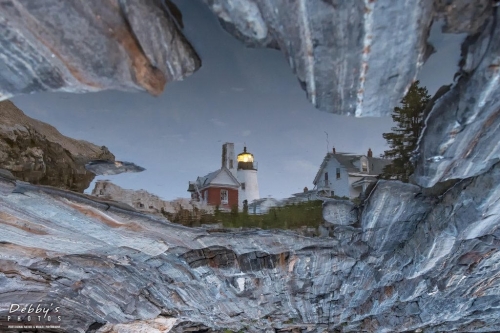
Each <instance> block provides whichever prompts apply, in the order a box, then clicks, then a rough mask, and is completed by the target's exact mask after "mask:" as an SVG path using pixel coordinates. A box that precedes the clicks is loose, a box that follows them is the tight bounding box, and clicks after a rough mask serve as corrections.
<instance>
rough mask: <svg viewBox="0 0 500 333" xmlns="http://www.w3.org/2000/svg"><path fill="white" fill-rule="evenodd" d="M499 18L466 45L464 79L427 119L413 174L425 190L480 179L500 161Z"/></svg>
mask: <svg viewBox="0 0 500 333" xmlns="http://www.w3.org/2000/svg"><path fill="white" fill-rule="evenodd" d="M499 18H500V12H498V11H497V12H495V16H492V17H491V18H490V20H489V24H488V25H487V26H486V27H485V29H484V30H483V31H482V33H481V34H480V35H478V36H476V37H474V38H469V39H467V40H466V41H465V44H464V46H465V47H464V58H463V60H462V62H461V64H462V67H461V75H460V77H459V78H458V79H457V82H456V83H455V84H454V85H453V86H452V87H451V89H450V90H449V91H448V92H447V93H445V94H444V95H443V96H442V97H441V98H439V99H438V100H437V101H435V104H434V107H433V108H432V110H431V112H430V113H429V115H428V116H427V119H426V120H425V127H424V130H423V132H422V135H421V138H420V140H419V144H418V148H417V151H416V156H415V163H416V169H415V174H414V176H413V179H414V180H415V182H416V183H417V184H419V185H421V186H424V187H432V186H433V185H435V184H436V183H438V182H442V181H447V180H450V179H454V178H458V179H463V178H468V177H472V176H476V175H479V174H481V173H483V172H485V171H486V170H488V169H489V168H491V166H492V165H493V164H494V163H496V162H498V161H499V160H500V144H499V142H500V131H499V130H498V129H499V127H500V95H499V94H498V91H499V90H500V58H499V57H498V54H499V53H500V25H499V24H497V22H498V20H499Z"/></svg>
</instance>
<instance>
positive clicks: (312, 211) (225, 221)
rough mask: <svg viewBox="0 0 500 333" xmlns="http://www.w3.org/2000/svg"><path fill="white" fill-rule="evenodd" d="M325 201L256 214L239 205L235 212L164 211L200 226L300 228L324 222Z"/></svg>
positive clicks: (173, 218) (176, 220)
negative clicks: (245, 210)
mask: <svg viewBox="0 0 500 333" xmlns="http://www.w3.org/2000/svg"><path fill="white" fill-rule="evenodd" d="M322 204H323V202H322V201H321V200H315V201H307V202H300V203H295V204H291V205H287V206H283V207H274V208H271V209H270V210H269V211H268V212H267V213H266V214H260V215H253V214H248V213H247V212H239V211H238V209H237V208H236V207H235V208H233V209H232V210H231V212H223V211H220V210H218V209H216V210H215V212H214V213H213V214H207V213H206V212H204V211H201V210H199V209H197V208H194V209H193V210H192V211H190V210H187V209H181V210H180V211H179V212H177V213H175V214H172V213H167V212H164V211H163V212H162V213H163V215H164V216H165V217H167V218H168V219H169V221H171V222H174V223H180V224H182V225H185V226H190V227H199V226H201V225H202V224H217V223H222V226H223V227H224V228H261V229H298V228H301V227H304V226H305V227H312V228H317V227H318V226H319V225H320V224H321V223H322V222H323V208H322Z"/></svg>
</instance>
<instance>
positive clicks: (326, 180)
mask: <svg viewBox="0 0 500 333" xmlns="http://www.w3.org/2000/svg"><path fill="white" fill-rule="evenodd" d="M325 186H328V172H325Z"/></svg>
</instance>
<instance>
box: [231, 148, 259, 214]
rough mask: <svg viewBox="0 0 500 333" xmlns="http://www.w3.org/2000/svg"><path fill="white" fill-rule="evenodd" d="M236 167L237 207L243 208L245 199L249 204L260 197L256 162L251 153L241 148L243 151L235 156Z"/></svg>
mask: <svg viewBox="0 0 500 333" xmlns="http://www.w3.org/2000/svg"><path fill="white" fill-rule="evenodd" d="M237 161H238V167H237V170H236V175H237V176H236V178H237V179H238V182H239V183H240V188H239V190H238V207H239V208H240V209H243V206H244V204H245V201H246V203H247V204H251V203H252V201H254V200H257V199H260V195H259V183H258V181H257V163H256V162H255V161H254V159H253V154H250V153H249V152H248V151H247V147H244V148H243V152H242V153H241V154H238V157H237Z"/></svg>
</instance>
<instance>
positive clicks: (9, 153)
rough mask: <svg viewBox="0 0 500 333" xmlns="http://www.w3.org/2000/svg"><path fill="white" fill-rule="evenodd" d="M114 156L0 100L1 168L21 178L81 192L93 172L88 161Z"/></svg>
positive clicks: (112, 157) (34, 182)
mask: <svg viewBox="0 0 500 333" xmlns="http://www.w3.org/2000/svg"><path fill="white" fill-rule="evenodd" d="M97 158H105V159H109V160H114V158H115V157H114V155H113V154H111V153H110V152H109V150H108V149H107V148H106V147H104V146H101V147H99V146H96V145H94V144H92V143H90V142H87V141H83V140H75V139H71V138H68V137H66V136H64V135H62V134H61V133H59V131H57V130H56V129H55V128H54V127H52V126H50V125H48V124H46V123H43V122H41V121H38V120H36V119H33V118H30V117H28V116H26V115H25V114H24V113H23V112H22V111H21V110H20V109H18V108H17V107H16V106H15V105H14V104H13V103H12V102H10V101H2V102H0V168H3V169H7V170H9V171H10V172H12V174H13V175H14V176H16V177H18V178H20V179H22V180H24V181H28V182H31V183H33V184H42V185H51V186H55V187H60V188H65V189H69V190H73V191H77V192H83V191H84V190H85V189H86V188H87V187H88V186H89V185H90V183H91V182H92V180H93V179H94V177H95V174H94V173H92V172H90V171H87V170H86V169H85V164H86V163H87V162H89V161H90V160H93V159H97Z"/></svg>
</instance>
